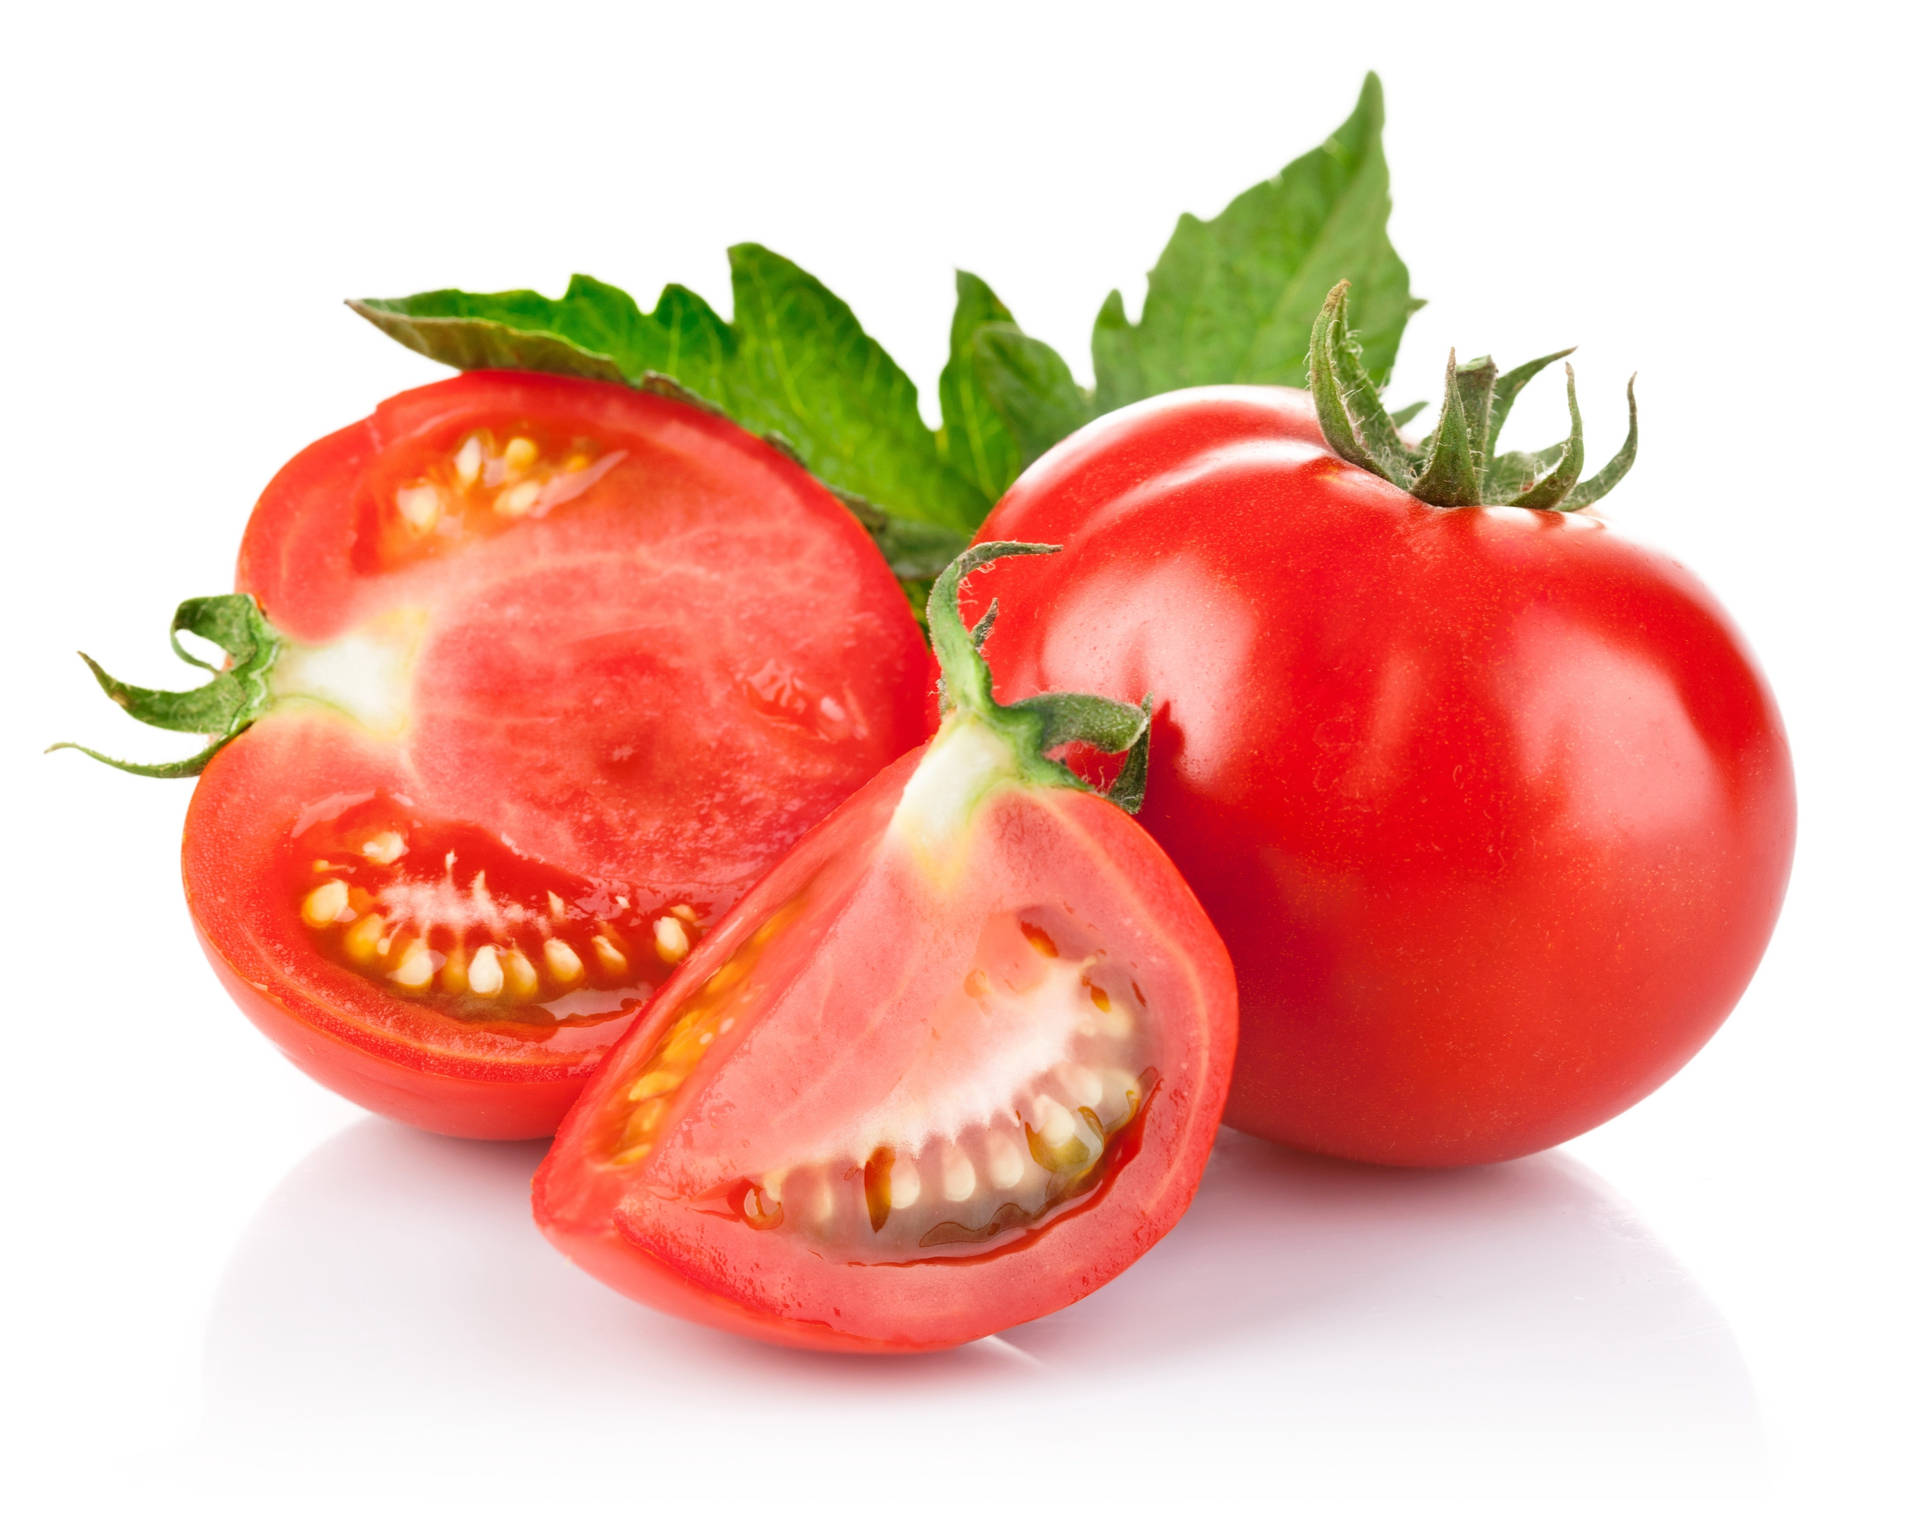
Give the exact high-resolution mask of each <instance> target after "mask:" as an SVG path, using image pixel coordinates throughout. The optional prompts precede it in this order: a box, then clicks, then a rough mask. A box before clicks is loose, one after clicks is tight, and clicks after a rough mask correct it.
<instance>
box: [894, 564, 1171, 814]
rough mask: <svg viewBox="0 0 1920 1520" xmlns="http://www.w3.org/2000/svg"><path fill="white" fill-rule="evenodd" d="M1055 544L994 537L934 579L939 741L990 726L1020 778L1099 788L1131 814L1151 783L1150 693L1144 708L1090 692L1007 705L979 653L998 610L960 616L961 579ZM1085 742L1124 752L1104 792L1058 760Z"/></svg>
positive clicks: (931, 614)
mask: <svg viewBox="0 0 1920 1520" xmlns="http://www.w3.org/2000/svg"><path fill="white" fill-rule="evenodd" d="M1059 552H1060V550H1059V546H1058V545H1057V544H1021V543H989V544H975V545H974V546H973V547H972V548H970V549H968V550H966V551H965V552H964V553H963V554H961V555H960V556H959V557H958V558H957V559H955V560H954V561H953V562H952V563H951V564H949V565H948V566H947V567H946V569H945V570H943V571H942V572H941V573H940V578H939V579H938V580H937V581H935V582H934V584H933V590H932V591H931V592H930V593H929V594H928V597H927V632H928V634H929V636H930V637H931V639H932V642H933V652H934V657H935V658H936V659H937V660H938V661H939V662H940V711H941V713H942V714H943V715H944V717H943V721H942V723H941V733H940V737H939V738H937V739H936V740H935V741H934V742H935V744H936V745H939V744H940V743H942V742H943V741H944V740H946V739H947V738H948V737H949V736H950V734H951V733H952V732H953V731H954V730H955V729H956V728H958V727H960V726H961V725H971V726H974V727H976V728H978V729H981V730H984V731H985V732H986V733H987V734H990V735H991V736H992V737H993V738H994V739H996V740H998V741H999V742H1000V743H1001V744H1003V745H1004V746H1005V748H1006V750H1007V751H1008V753H1009V756H1010V758H1011V763H1012V765H1013V767H1014V769H1015V772H1016V774H1018V776H1019V777H1020V779H1022V780H1024V781H1027V782H1029V783H1031V784H1034V785H1039V786H1064V787H1071V788H1073V789H1075V790H1078V791H1083V792H1096V793H1098V794H1099V795H1102V796H1105V797H1106V798H1107V799H1108V800H1109V801H1112V802H1115V803H1118V804H1119V805H1120V806H1121V807H1123V808H1125V809H1126V810H1127V811H1128V812H1129V813H1137V812H1139V811H1140V803H1141V800H1142V798H1143V797H1144V796H1145V794H1146V785H1147V729H1148V720H1149V718H1150V717H1151V715H1152V712H1153V697H1152V696H1151V694H1149V695H1148V696H1147V697H1146V698H1145V699H1144V700H1142V702H1141V703H1140V705H1139V706H1137V707H1136V706H1134V705H1133V704H1132V703H1131V702H1116V701H1114V700H1113V699H1112V698H1111V697H1097V696H1093V695H1090V694H1088V693H1085V692H1064V691H1056V692H1045V693H1042V694H1041V695H1039V696H1033V697H1025V698H1023V699H1021V700H1020V701H1018V702H1009V703H1001V702H999V701H997V700H996V699H995V698H994V695H993V675H992V673H991V672H990V671H989V670H988V668H987V662H986V659H985V658H984V657H983V656H982V654H981V652H980V651H981V646H982V645H983V644H985V643H986V639H987V634H988V632H989V631H991V629H992V627H993V620H994V618H995V617H996V616H997V615H998V612H999V603H998V602H993V603H990V604H989V605H988V607H987V610H986V612H985V613H984V614H983V615H982V616H981V618H980V621H979V622H978V623H976V624H975V625H974V626H973V627H972V628H968V627H967V626H966V624H965V623H964V622H962V621H961V618H960V583H961V582H962V581H963V580H965V579H966V578H967V577H968V576H969V575H971V574H972V573H973V572H974V571H975V570H977V569H979V568H980V567H981V566H982V565H986V564H989V563H991V562H992V561H994V560H997V559H1005V558H1008V557H1010V556H1013V555H1021V554H1057V553H1059ZM1076 743H1078V744H1087V745H1091V746H1092V747H1093V748H1094V749H1097V750H1099V751H1100V752H1101V753H1102V754H1106V755H1125V756H1126V759H1125V761H1124V762H1123V763H1122V765H1121V768H1120V774H1119V775H1118V776H1117V777H1116V778H1115V779H1114V782H1113V784H1112V785H1111V786H1110V787H1107V788H1106V789H1105V790H1104V791H1101V789H1100V788H1097V787H1093V786H1089V785H1088V784H1087V783H1086V782H1085V781H1082V780H1081V779H1080V777H1078V776H1076V775H1075V774H1074V773H1073V772H1072V771H1071V770H1069V769H1068V768H1067V767H1066V766H1065V765H1063V764H1061V763H1060V762H1059V761H1058V760H1056V759H1054V758H1053V754H1054V751H1056V750H1058V749H1060V748H1061V747H1062V746H1063V745H1067V744H1076Z"/></svg>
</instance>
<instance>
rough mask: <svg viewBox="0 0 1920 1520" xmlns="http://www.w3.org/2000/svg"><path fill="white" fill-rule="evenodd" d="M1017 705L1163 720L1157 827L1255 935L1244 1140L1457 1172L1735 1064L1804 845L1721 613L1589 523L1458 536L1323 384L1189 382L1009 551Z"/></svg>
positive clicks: (1638, 551)
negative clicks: (1077, 694) (1035, 548)
mask: <svg viewBox="0 0 1920 1520" xmlns="http://www.w3.org/2000/svg"><path fill="white" fill-rule="evenodd" d="M981 536H982V538H983V539H985V538H1023V539H1043V540H1047V541H1049V542H1054V543H1060V544H1063V545H1064V546H1065V550H1064V552H1063V553H1061V554H1060V555H1058V556H1056V557H1054V558H1051V559H1046V560H1028V561H1022V562H1019V563H1015V564H1010V565H1007V566H1005V567H1004V568H1003V569H1002V570H1001V571H1000V572H999V573H1000V575H1001V576H1002V577H1003V580H1002V582H1001V584H1000V585H998V586H997V587H996V588H995V589H996V591H997V592H998V594H999V596H1000V599H1001V601H1002V602H1003V604H1004V605H1003V609H1002V613H1001V616H1000V618H999V621H998V622H997V623H996V624H995V626H994V628H993V631H992V634H991V636H990V638H989V640H988V643H987V653H988V655H989V657H990V659H991V662H992V665H993V670H994V674H995V677H996V679H997V684H998V690H999V694H1000V695H1001V697H1002V698H1003V699H1011V698H1014V697H1019V696H1022V695H1024V694H1026V693H1029V692H1034V691H1040V690H1045V689H1048V688H1053V687H1077V688H1081V689H1085V690H1090V691H1097V692H1102V693H1105V694H1107V695H1109V696H1112V697H1116V698H1122V699H1126V700H1138V699H1140V698H1142V697H1143V696H1145V695H1146V694H1147V693H1149V692H1151V693H1153V694H1154V696H1155V698H1156V700H1157V703H1158V707H1157V710H1156V713H1155V717H1154V728H1153V735H1154V737H1153V755H1154V775H1153V780H1152V784H1151V786H1150V787H1149V788H1148V794H1147V800H1146V806H1145V809H1144V810H1143V812H1142V814H1141V821H1142V822H1143V823H1144V824H1146V826H1147V828H1148V829H1149V830H1150V831H1151V832H1152V833H1153V835H1154V837H1155V838H1156V839H1158V840H1159V841H1160V843H1161V844H1162V845H1164V846H1165V848H1166V850H1167V852H1168V854H1169V855H1171V856H1172V858H1173V859H1174V861H1175V862H1176V864H1178V865H1179V867H1180V869H1181V870H1182V872H1183V873H1185V875H1186V877H1187V880H1188V881H1189V882H1190V883H1191V884H1192V886H1193V888H1194V890H1195V892H1196V893H1197V894H1198V895H1199V897H1200V900H1201V902H1202V903H1203V904H1205V906H1206V908H1207V911H1208V913H1209V914H1210V915H1211V917H1212V919H1213V921H1214V923H1215V924H1216V925H1217V926H1218V927H1219V930H1220V932H1221V934H1222V936H1223V937H1224V939H1225V940H1226V943H1227V946H1228V949H1229V950H1230V952H1231V953H1232V955H1233V959H1234V965H1235V968H1236V970H1237V972H1238V975H1239V983H1240V1006H1241V1034H1240V1045H1239V1057H1238V1065H1237V1068H1236V1072H1235V1077H1234V1084H1233V1091H1232V1096H1231V1098H1230V1101H1229V1103H1228V1107H1227V1122H1228V1123H1229V1124H1232V1125H1235V1126H1236V1127H1239V1128H1242V1129H1247V1130H1251V1131H1254V1132H1255V1133H1258V1134H1262V1135H1266V1136H1268V1137H1270V1138H1273V1139H1277V1140H1282V1141H1286V1142H1289V1143H1291V1144H1295V1145H1299V1146H1303V1147H1305V1148H1308V1149H1311V1150H1318V1151H1323V1152H1327V1153H1330V1154H1333V1155H1339V1156H1346V1157H1351V1158H1356V1159H1359V1160H1365V1161H1376V1162H1388V1163H1397V1164H1406V1165H1455V1164H1462V1163H1471V1162H1483V1161H1494V1160H1499V1159H1502V1158H1505V1157H1510V1156H1517V1155H1521V1154H1524V1153H1526V1152H1528V1151H1533V1150H1537V1149H1539V1148H1541V1147H1544V1146H1549V1145H1553V1144H1555V1143H1557V1142H1559V1141H1561V1140H1564V1139H1567V1138H1568V1137H1569V1136H1572V1135H1575V1134H1578V1133H1580V1132H1581V1131H1583V1130H1585V1129H1588V1128H1590V1127H1591V1126H1592V1125H1595V1124H1598V1123H1600V1122H1601V1121H1602V1120H1604V1119H1606V1118H1608V1117H1610V1116H1611V1115H1613V1114H1615V1113H1618V1112H1619V1111H1620V1110H1621V1109H1624V1108H1626V1107H1627V1106H1628V1105H1630V1104H1632V1103H1633V1102H1635V1101H1636V1100H1638V1099H1639V1098H1640V1097H1642V1096H1644V1095H1645V1094H1646V1093H1648V1092H1650V1091H1651V1090H1652V1089H1653V1088H1655V1087H1656V1086H1658V1085H1659V1084H1660V1083H1661V1082H1663V1081H1664V1080H1665V1079H1666V1078H1667V1077H1669V1076H1671V1075H1672V1074H1673V1073H1674V1072H1675V1071H1676V1070H1678V1069H1679V1067H1680V1066H1681V1065H1682V1064H1683V1063H1684V1062H1685V1061H1686V1060H1687V1059H1688V1058H1689V1057H1690V1056H1691V1055H1692V1054H1693V1053H1694V1052H1695V1051H1696V1050H1698V1049H1699V1047H1700V1046H1701V1045H1702V1044H1703V1043H1704V1042H1705V1041H1706V1039H1707V1038H1708V1036H1710V1035H1711V1034H1712V1033H1713V1031H1714V1030H1715V1029H1716V1028H1717V1027H1718V1026H1719V1024H1720V1023H1721V1021H1722V1020H1723V1019H1724V1018H1725V1017H1726V1015H1727V1013H1728V1012H1729V1011H1730V1010H1731V1008H1732V1007H1733V1005H1734V1003H1735V1002H1736V1001H1737V999H1738V998H1739V996H1740V994H1741V992H1742V991H1743V990H1744V988H1745V986H1746V984H1747V982H1748V980H1749V978H1750V977H1751V975H1752V973H1753V970H1754V968H1755V966H1756V965H1757V964H1758V962H1759V959H1760V955H1761V952H1762V950H1763V949H1764V948H1765V946H1766V943H1767V939H1768V936H1769V934H1770V933H1771V930H1772V927H1773V923H1774V920H1775V918H1776V916H1777V914H1778V911H1779V907H1780V903H1781V899H1782V896H1783V894H1784V891H1785V885H1786V878H1787V871H1788V866H1789V862H1790V858H1791V854H1792V846H1793V832H1794V795H1793V781H1792V770H1791V765H1790V762H1789V759H1788V753H1787V745H1786V738H1785V735H1784V733H1783V731H1782V727H1781V723H1780V716H1779V712H1778V710H1777V709H1776V707H1775V705H1774V701H1773V698H1772V696H1771V694H1770V693H1769V691H1768V688H1767V685H1766V683H1765V681H1764V679H1763V678H1762V676H1761V674H1760V672H1759V670H1758V669H1757V668H1756V666H1755V663H1754V661H1753V658H1752V656H1751V654H1750V653H1749V651H1748V650H1747V648H1746V646H1745V644H1744V643H1743V641H1742V640H1741V638H1740V635H1739V633H1738V632H1737V631H1736V630H1735V628H1734V627H1733V625H1732V623H1731V621H1730V620H1729V619H1728V617H1727V615H1726V613H1725V612H1724V611H1723V610H1722V609H1721V608H1720V606H1719V605H1718V604H1717V603H1716V602H1715V601H1714V600H1713V598H1712V597H1711V595H1709V593H1708V592H1707V591H1706V589H1705V588H1704V587H1703V586H1701V584H1700V583H1699V582H1698V581H1697V580H1695V579H1694V577H1693V576H1691V575H1690V574H1688V573H1687V572H1686V571H1685V570H1683V569H1682V568H1680V567H1679V566H1678V565H1677V564H1675V563H1673V562H1672V561H1671V560H1668V559H1666V558H1664V557H1663V556H1660V555H1658V554H1655V553H1652V552H1650V551H1648V550H1647V549H1644V548H1641V547H1639V546H1637V545H1635V544H1633V543H1631V542H1630V541H1628V540H1627V539H1625V538H1623V537H1622V536H1621V535H1619V534H1618V533H1616V532H1614V531H1612V530H1611V529H1610V528H1608V527H1607V526H1606V525H1605V524H1604V523H1602V522H1600V521H1598V520H1596V519H1594V518H1592V517H1591V516H1590V515H1587V514H1562V513H1555V512H1540V511H1528V510H1522V509H1519V508H1514V507H1458V508H1439V507H1433V506H1428V505H1426V504H1425V503H1423V502H1420V501H1417V500H1415V499H1414V498H1413V497H1412V496H1410V495H1408V494H1407V493H1406V492H1404V491H1402V490H1400V489H1398V488H1397V487H1395V486H1393V485H1391V484H1389V483H1388V482H1387V481H1385V480H1382V479H1380V478H1378V477H1377V476H1375V475H1373V474H1370V473H1368V472H1367V471H1366V470H1363V469H1360V468H1357V467H1355V466H1354V465H1351V464H1349V463H1347V462H1345V461H1344V460H1342V459H1340V458H1338V457H1336V456H1335V455H1334V454H1332V453H1331V452H1330V451H1329V449H1328V447H1327V445H1326V443H1325V441H1324V440H1323V438H1322V436H1321V431H1320V427H1319V424H1318V422H1317V421H1316V419H1315V413H1314V408H1313V405H1312V403H1311V401H1310V400H1309V398H1308V396H1307V395H1306V393H1304V392H1297V391H1289V390H1283V389H1257V388H1220V389H1208V390H1195V391H1187V392H1178V393H1174V394H1170V395H1166V396H1162V397H1158V398H1155V399H1152V400H1149V401H1145V402H1142V403H1140V404H1138V405H1136V406H1133V407H1129V408H1126V409H1124V410H1122V411H1119V412H1115V413H1113V414H1110V415H1109V416H1107V417H1104V418H1102V419H1100V420H1099V421H1097V422H1095V423H1094V424H1092V425H1091V426H1089V427H1088V428H1086V429H1084V430H1083V431H1082V432H1080V433H1078V434H1076V435H1074V436H1073V437H1072V438H1070V439H1068V440H1067V441H1066V442H1064V443H1063V444H1061V445H1060V446H1059V447H1057V448H1056V449H1055V450H1053V451H1052V452H1051V453H1049V454H1048V455H1046V456H1045V457H1044V458H1042V459H1041V460H1040V461H1038V462H1037V463H1036V464H1035V465H1034V466H1033V467H1032V468H1031V469H1030V470H1029V471H1028V472H1027V473H1026V474H1025V475H1023V476H1022V477H1021V478H1020V480H1019V481H1018V482H1016V483H1015V485H1014V486H1013V487H1012V489H1011V490H1010V491H1009V492H1008V493H1007V495H1006V497H1005V498H1004V499H1003V501H1002V502H1001V503H1000V505H999V506H998V507H997V508H996V509H995V510H994V512H993V513H992V515H991V516H990V517H989V518H988V519H987V522H986V524H985V526H984V527H983V528H982V530H981Z"/></svg>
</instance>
